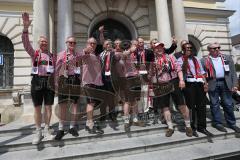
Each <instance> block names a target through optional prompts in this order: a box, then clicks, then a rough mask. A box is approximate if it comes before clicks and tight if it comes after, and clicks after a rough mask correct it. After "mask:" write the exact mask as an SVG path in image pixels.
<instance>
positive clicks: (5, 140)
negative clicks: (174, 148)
mask: <svg viewBox="0 0 240 160" xmlns="http://www.w3.org/2000/svg"><path fill="white" fill-rule="evenodd" d="M238 125H239V124H238ZM165 129H166V125H162V124H161V125H151V126H147V127H136V126H132V127H131V132H130V133H126V132H125V131H124V128H123V125H120V126H119V127H118V128H117V130H113V129H112V128H111V127H109V126H108V127H106V128H105V129H104V131H105V133H104V135H101V136H98V135H90V134H88V132H87V131H85V130H83V129H82V130H80V131H79V135H80V136H79V137H72V136H71V135H70V134H66V135H65V136H64V137H63V140H62V141H60V142H58V141H55V140H46V139H43V141H42V143H41V144H39V145H38V146H36V145H32V139H33V136H34V135H33V134H30V135H9V136H2V137H0V153H3V152H13V151H19V150H29V149H36V148H39V147H40V148H47V147H52V146H59V145H63V144H64V145H73V144H83V143H94V142H97V143H99V142H102V141H109V140H115V139H124V138H136V137H141V136H143V137H144V136H146V135H155V134H163V135H164V134H165ZM208 129H211V130H212V133H213V134H214V135H215V136H216V137H218V136H224V135H232V134H233V131H232V130H231V129H228V133H227V134H224V133H220V132H218V131H217V130H216V129H214V128H212V127H208ZM175 131H176V132H179V133H181V134H182V135H184V136H185V137H186V135H185V132H184V126H175ZM164 137H165V136H164Z"/></svg>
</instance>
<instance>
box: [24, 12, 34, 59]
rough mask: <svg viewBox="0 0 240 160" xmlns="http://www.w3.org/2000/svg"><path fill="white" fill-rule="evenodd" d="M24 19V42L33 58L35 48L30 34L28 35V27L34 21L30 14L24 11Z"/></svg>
mask: <svg viewBox="0 0 240 160" xmlns="http://www.w3.org/2000/svg"><path fill="white" fill-rule="evenodd" d="M22 20H23V26H24V28H23V33H22V42H23V46H24V48H25V50H26V52H27V53H28V54H29V55H30V56H31V57H32V58H33V57H34V52H35V51H34V49H33V47H32V45H31V43H30V41H29V35H28V28H29V26H30V25H31V23H32V20H29V14H28V13H26V12H25V13H23V14H22Z"/></svg>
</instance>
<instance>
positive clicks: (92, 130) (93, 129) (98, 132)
mask: <svg viewBox="0 0 240 160" xmlns="http://www.w3.org/2000/svg"><path fill="white" fill-rule="evenodd" d="M85 130H86V131H88V133H89V134H104V131H103V130H101V129H100V128H99V127H96V126H93V128H92V129H90V128H89V127H88V126H85Z"/></svg>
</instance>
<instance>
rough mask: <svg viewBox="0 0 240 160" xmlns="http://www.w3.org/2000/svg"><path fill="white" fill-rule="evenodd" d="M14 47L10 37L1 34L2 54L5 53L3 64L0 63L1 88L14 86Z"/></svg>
mask: <svg viewBox="0 0 240 160" xmlns="http://www.w3.org/2000/svg"><path fill="white" fill-rule="evenodd" d="M13 53H14V47H13V44H12V42H11V40H10V39H9V38H7V37H6V36H2V35H0V54H1V55H3V65H0V75H1V76H0V88H10V87H12V86H13V64H14V54H13Z"/></svg>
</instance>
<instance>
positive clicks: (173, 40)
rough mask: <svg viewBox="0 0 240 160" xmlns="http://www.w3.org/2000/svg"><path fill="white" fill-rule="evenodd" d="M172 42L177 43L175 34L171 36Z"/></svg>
mask: <svg viewBox="0 0 240 160" xmlns="http://www.w3.org/2000/svg"><path fill="white" fill-rule="evenodd" d="M172 43H174V44H177V39H176V37H175V36H172Z"/></svg>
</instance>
